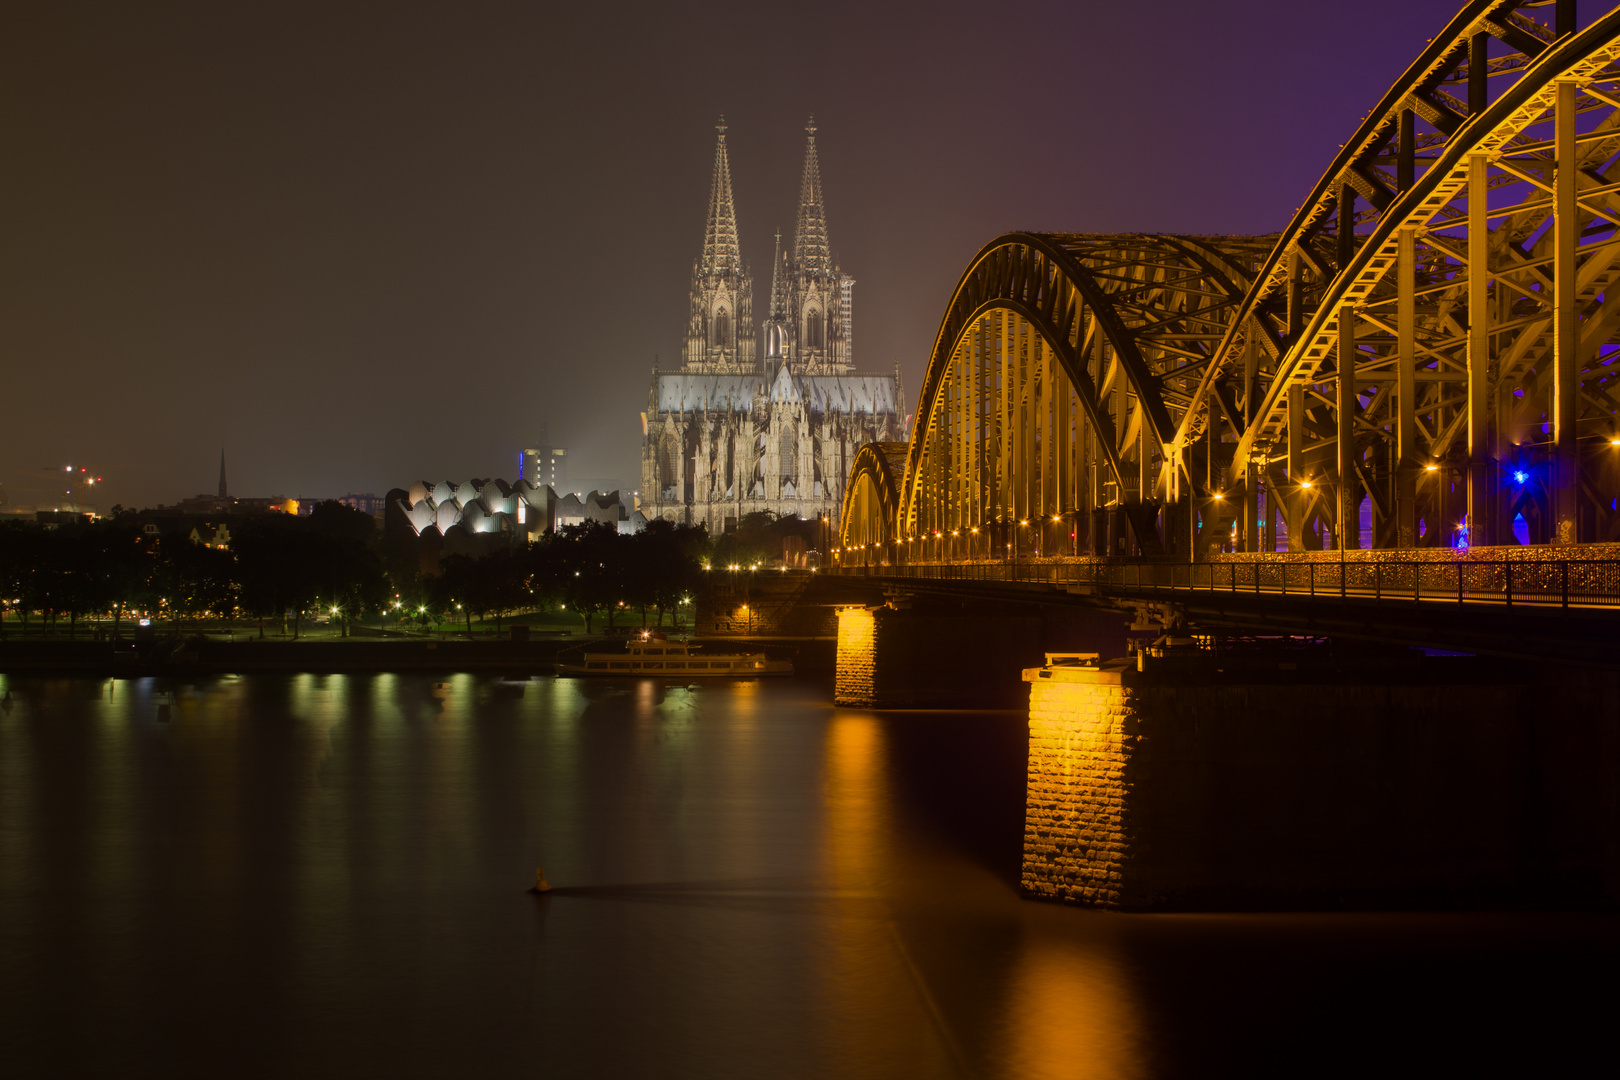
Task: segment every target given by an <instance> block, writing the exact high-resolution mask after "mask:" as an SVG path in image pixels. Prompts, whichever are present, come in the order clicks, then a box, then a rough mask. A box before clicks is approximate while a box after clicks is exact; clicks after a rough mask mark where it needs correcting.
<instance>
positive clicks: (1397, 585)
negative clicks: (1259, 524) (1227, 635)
mask: <svg viewBox="0 0 1620 1080" xmlns="http://www.w3.org/2000/svg"><path fill="white" fill-rule="evenodd" d="M841 572H843V573H849V574H865V575H869V576H871V577H883V578H891V577H892V578H909V579H916V580H935V581H985V582H1008V583H1027V584H1049V585H1056V586H1082V587H1089V588H1092V589H1097V590H1101V591H1107V592H1116V593H1125V594H1152V593H1231V594H1248V595H1254V596H1271V597H1279V598H1297V599H1302V600H1311V599H1351V598H1354V599H1357V600H1371V601H1374V602H1377V603H1454V604H1497V605H1505V606H1510V607H1512V606H1526V607H1557V608H1575V607H1580V608H1609V607H1616V608H1620V559H1554V560H1546V561H1529V560H1512V559H1501V560H1489V559H1478V560H1474V559H1470V560H1461V559H1459V560H1455V561H1434V560H1420V559H1388V560H1380V561H1367V562H1362V561H1356V562H1285V561H1275V562H1271V561H1262V560H1255V561H1245V562H1220V563H1170V562H1133V563H1104V562H1066V561H1057V560H1051V561H1048V560H1030V561H1026V560H1004V561H979V562H951V563H926V562H925V563H904V564H900V565H883V566H868V567H859V566H854V567H848V568H845V569H844V570H842V571H841Z"/></svg>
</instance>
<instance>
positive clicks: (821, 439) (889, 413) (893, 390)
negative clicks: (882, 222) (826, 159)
mask: <svg viewBox="0 0 1620 1080" xmlns="http://www.w3.org/2000/svg"><path fill="white" fill-rule="evenodd" d="M719 132H720V138H719V145H718V147H717V149H716V151H715V161H714V183H713V187H712V189H711V191H710V195H709V216H708V223H707V227H706V229H705V232H704V242H703V252H702V255H701V256H700V257H699V259H698V261H697V263H696V265H694V266H693V268H692V287H691V305H690V311H691V315H690V319H689V323H688V327H687V335H686V344H685V346H684V347H683V348H682V350H681V360H682V363H681V368H680V369H679V370H678V371H675V372H671V373H665V372H662V371H659V370H658V369H657V368H656V366H655V367H654V370H653V379H652V387H651V391H650V394H649V400H648V407H647V411H646V412H645V413H643V414H642V437H643V438H642V457H641V461H642V466H641V467H642V476H641V499H640V503H641V506H642V508H643V509H644V510H645V512H646V514H647V516H648V517H663V518H666V519H668V520H670V521H676V522H681V523H684V524H694V525H706V526H708V528H709V531H710V532H712V533H720V532H724V531H728V530H729V529H730V528H732V527H733V526H734V524H735V523H736V521H737V520H738V519H739V518H741V517H742V516H744V515H746V514H749V513H752V512H755V511H760V510H766V511H771V512H773V513H776V514H779V515H783V516H789V515H792V516H797V517H800V518H804V519H806V520H815V519H817V518H818V517H820V516H822V515H826V516H827V518H828V519H829V521H830V522H831V524H832V525H833V526H834V527H835V528H836V526H837V520H838V514H839V510H840V508H841V505H842V502H843V495H844V479H845V477H847V476H848V475H849V469H850V465H851V463H852V462H853V460H854V457H855V451H856V449H857V448H858V447H859V446H860V445H861V444H862V443H864V442H897V441H901V440H903V439H904V438H905V430H904V428H905V424H904V420H903V414H902V412H901V404H900V403H901V401H902V400H903V397H904V394H903V391H902V390H901V386H900V372H899V368H898V366H897V367H896V369H895V371H894V374H892V375H861V374H857V373H856V371H855V359H854V321H853V320H854V286H855V279H854V278H852V277H850V276H849V275H848V274H846V273H844V271H843V270H842V269H841V268H840V267H839V266H838V264H837V262H836V260H835V259H834V258H833V254H832V247H831V244H830V242H829V240H828V237H827V216H826V211H825V207H824V206H823V204H822V195H821V165H820V161H819V160H818V158H817V156H816V135H815V133H816V127H815V124H814V122H812V123H811V124H810V125H809V126H808V127H807V128H806V132H807V134H808V136H809V139H808V142H807V144H806V147H805V155H804V177H803V182H802V186H801V189H800V199H799V221H798V228H797V230H796V231H795V234H794V238H793V253H792V256H791V257H789V254H788V253H787V252H786V251H783V250H782V241H781V235H780V234H778V235H777V251H776V255H775V257H774V258H773V260H772V268H771V275H772V281H771V299H770V305H769V308H768V309H767V311H766V314H765V318H764V320H763V325H762V329H763V333H764V342H763V344H764V348H763V351H762V352H759V350H758V349H757V347H756V346H757V344H758V343H757V342H756V341H755V329H754V310H753V284H752V282H751V280H750V278H749V271H748V268H747V266H746V265H745V264H744V263H743V261H742V255H741V248H740V246H739V242H738V238H737V220H736V211H735V209H734V207H733V205H732V197H731V167H730V164H729V161H728V158H727V156H726V135H725V125H724V124H721V125H720V127H719ZM756 355H758V357H759V358H758V359H756Z"/></svg>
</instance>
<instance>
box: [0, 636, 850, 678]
mask: <svg viewBox="0 0 1620 1080" xmlns="http://www.w3.org/2000/svg"><path fill="white" fill-rule="evenodd" d="M622 640H623V639H622V638H604V637H600V636H592V637H585V636H583V635H579V636H569V637H545V638H531V639H530V640H528V641H523V640H512V639H510V638H503V639H492V638H483V639H471V640H468V639H455V638H449V639H444V638H440V639H427V638H416V637H411V638H403V637H401V638H394V637H390V638H358V637H352V638H313V639H301V640H289V639H279V640H278V639H275V638H265V639H259V638H249V639H242V638H238V639H236V640H229V639H223V638H215V637H202V636H199V637H188V638H163V639H156V640H149V641H134V640H125V641H118V642H113V641H84V640H81V641H62V640H25V641H16V640H12V641H5V642H0V673H5V674H14V675H22V674H31V675H36V674H37V675H90V676H102V677H131V678H135V677H146V676H184V675H225V674H241V673H245V672H254V671H285V672H292V671H300V672H301V671H309V672H324V673H338V672H345V673H347V672H368V671H395V672H407V671H420V672H448V671H475V672H487V673H492V674H503V675H538V674H550V673H551V672H552V671H553V670H554V669H555V665H556V661H557V656H558V655H559V654H560V653H562V652H564V651H565V650H574V649H581V648H585V647H593V648H595V647H603V648H613V647H615V646H617V645H618V644H619V643H621V642H622ZM695 640H697V641H698V642H700V643H703V644H709V645H711V646H713V647H714V648H715V649H717V650H721V649H723V650H726V651H731V650H735V649H741V648H758V649H763V650H764V651H765V652H766V653H767V654H768V655H770V656H771V657H772V658H773V659H787V660H792V661H793V662H794V667H795V669H796V670H799V671H820V670H823V669H825V670H831V668H832V664H833V656H834V652H835V643H834V642H833V641H830V640H825V639H819V638H781V637H725V638H708V637H705V638H698V639H695Z"/></svg>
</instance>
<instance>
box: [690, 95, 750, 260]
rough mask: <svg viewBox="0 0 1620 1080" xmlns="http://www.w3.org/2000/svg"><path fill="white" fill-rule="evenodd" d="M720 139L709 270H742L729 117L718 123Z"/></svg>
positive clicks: (706, 249) (706, 253)
mask: <svg viewBox="0 0 1620 1080" xmlns="http://www.w3.org/2000/svg"><path fill="white" fill-rule="evenodd" d="M714 129H715V131H716V132H718V133H719V142H718V143H717V144H716V146H715V150H714V182H713V184H712V185H711V186H710V188H709V221H708V225H707V227H706V228H705V229H704V233H703V258H702V261H701V262H700V264H699V268H700V269H701V270H702V272H703V273H705V274H712V273H724V272H725V271H728V270H729V271H732V272H733V273H738V274H740V273H741V272H742V247H741V245H740V244H738V242H737V209H736V207H735V206H733V205H732V201H731V161H730V159H729V158H728V157H727V156H726V118H725V117H723V116H722V117H721V118H720V122H719V123H718V124H716V125H715V126H714Z"/></svg>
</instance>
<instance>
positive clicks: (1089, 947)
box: [999, 916, 1147, 1080]
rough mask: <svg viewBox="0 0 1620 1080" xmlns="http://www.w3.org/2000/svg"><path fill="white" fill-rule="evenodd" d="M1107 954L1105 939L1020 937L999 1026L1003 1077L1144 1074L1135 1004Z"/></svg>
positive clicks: (1054, 1079)
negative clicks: (1077, 939)
mask: <svg viewBox="0 0 1620 1080" xmlns="http://www.w3.org/2000/svg"><path fill="white" fill-rule="evenodd" d="M1099 917H1100V918H1107V916H1099ZM1112 952H1113V949H1112V947H1111V945H1110V943H1108V942H1106V941H1090V942H1087V941H1076V940H1074V939H1072V938H1059V937H1056V936H1049V935H1044V934H1040V933H1038V932H1036V933H1031V934H1026V935H1025V938H1024V941H1023V945H1022V947H1021V948H1020V949H1019V951H1018V955H1017V958H1016V960H1015V961H1014V964H1013V970H1012V977H1011V980H1010V983H1009V986H1008V990H1007V1000H1006V1012H1005V1020H1004V1022H1003V1025H1002V1031H1003V1036H1004V1039H1005V1045H1004V1047H1003V1048H1002V1050H1001V1053H1000V1055H999V1056H1000V1057H1001V1058H1002V1062H1003V1065H1004V1068H1005V1075H1007V1076H1016V1077H1024V1078H1028V1080H1071V1078H1072V1080H1081V1078H1085V1080H1103V1078H1110V1080H1111V1078H1116V1077H1118V1078H1128V1077H1138V1076H1144V1075H1146V1074H1147V1070H1146V1066H1145V1063H1144V1062H1143V1060H1142V1045H1141V1043H1142V1040H1141V1032H1140V1020H1139V1017H1138V1013H1137V1008H1136V1003H1135V1001H1134V1000H1133V996H1132V994H1131V991H1130V987H1129V985H1128V983H1127V980H1126V976H1125V970H1124V967H1123V966H1122V965H1121V964H1120V962H1119V961H1118V959H1116V958H1115V957H1114V956H1113V955H1112Z"/></svg>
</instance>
